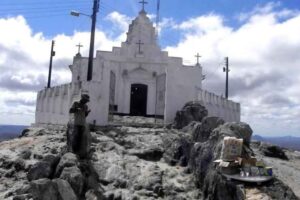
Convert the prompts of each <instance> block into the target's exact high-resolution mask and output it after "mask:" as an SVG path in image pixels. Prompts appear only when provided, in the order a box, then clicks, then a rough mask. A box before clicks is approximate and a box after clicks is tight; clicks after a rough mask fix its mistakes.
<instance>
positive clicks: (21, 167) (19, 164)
mask: <svg viewBox="0 0 300 200" xmlns="http://www.w3.org/2000/svg"><path fill="white" fill-rule="evenodd" d="M14 167H15V169H16V171H21V170H24V169H25V161H24V160H23V159H22V158H18V159H16V160H15V161H14Z"/></svg>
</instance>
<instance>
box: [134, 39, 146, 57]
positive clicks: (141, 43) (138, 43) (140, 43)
mask: <svg viewBox="0 0 300 200" xmlns="http://www.w3.org/2000/svg"><path fill="white" fill-rule="evenodd" d="M136 44H137V45H139V54H141V53H142V51H141V45H143V44H144V43H143V42H141V40H139V42H137V43H136Z"/></svg>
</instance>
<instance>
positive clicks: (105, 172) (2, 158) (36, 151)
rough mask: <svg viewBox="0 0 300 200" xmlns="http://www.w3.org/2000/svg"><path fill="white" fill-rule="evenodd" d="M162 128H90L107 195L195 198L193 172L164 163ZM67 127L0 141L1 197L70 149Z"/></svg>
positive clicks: (97, 168)
mask: <svg viewBox="0 0 300 200" xmlns="http://www.w3.org/2000/svg"><path fill="white" fill-rule="evenodd" d="M166 134H170V133H169V131H168V130H165V129H163V128H134V127H130V126H129V127H125V126H118V127H115V128H113V127H109V128H107V129H106V130H103V131H97V132H92V140H93V141H92V149H93V153H92V154H91V163H92V165H93V167H94V169H95V172H96V173H97V175H98V176H99V185H101V187H102V188H103V190H104V191H103V193H104V195H105V196H106V197H107V198H108V199H170V200H171V199H172V200H173V199H197V198H198V197H199V195H200V194H199V190H198V189H197V188H196V187H195V185H194V181H193V176H192V174H187V173H185V168H184V167H180V166H170V165H168V164H167V163H166V162H164V159H163V158H162V157H163V152H164V149H163V143H162V139H161V137H163V136H164V135H166ZM172 134H174V133H172ZM65 143H66V139H65V130H60V131H57V130H49V129H43V128H30V131H29V132H27V134H26V136H25V137H21V138H17V139H13V140H10V141H5V142H2V143H1V145H0V199H13V197H14V196H16V195H18V194H22V193H23V190H26V187H28V185H29V181H28V180H27V178H26V176H27V172H28V170H29V169H30V167H31V166H32V165H34V164H35V163H37V162H40V161H41V160H42V159H43V158H44V157H45V156H46V155H49V154H51V155H59V156H61V153H62V152H64V151H65V148H66V145H65ZM62 154H63V153H62Z"/></svg>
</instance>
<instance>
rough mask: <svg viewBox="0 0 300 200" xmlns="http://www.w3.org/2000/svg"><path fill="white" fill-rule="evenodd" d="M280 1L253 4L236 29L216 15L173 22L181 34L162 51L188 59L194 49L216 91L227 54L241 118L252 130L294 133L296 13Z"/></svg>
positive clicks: (297, 127) (299, 43)
mask: <svg viewBox="0 0 300 200" xmlns="http://www.w3.org/2000/svg"><path fill="white" fill-rule="evenodd" d="M279 6H280V4H267V5H266V6H265V7H259V8H258V7H257V8H255V9H254V11H253V12H251V14H249V15H247V18H245V19H244V23H243V24H242V25H241V26H240V27H238V28H235V29H233V28H231V27H228V26H226V25H225V24H224V22H223V18H222V17H221V16H219V15H215V14H211V15H207V16H200V17H196V18H193V19H189V20H188V21H186V22H183V23H181V24H178V25H177V26H174V28H176V29H181V30H183V32H184V36H183V37H182V38H181V40H180V42H179V43H178V44H177V45H175V46H169V47H167V48H166V50H168V51H169V53H170V54H171V55H175V56H183V57H184V59H187V60H195V58H194V55H195V54H196V53H197V52H199V53H200V54H201V55H202V58H201V61H202V65H203V69H204V73H205V74H207V76H206V77H207V79H206V80H205V81H204V87H205V88H206V89H208V90H212V91H215V92H216V93H218V94H221V93H223V94H224V81H225V80H224V79H225V74H224V73H223V72H222V67H221V66H220V61H221V62H223V61H222V60H223V58H224V57H225V56H229V61H230V68H231V72H230V94H231V98H233V99H235V100H237V101H240V102H241V106H242V120H244V121H246V122H248V123H250V124H251V126H252V127H253V129H254V131H255V132H256V133H260V134H269V135H280V134H294V135H298V136H299V135H300V132H299V131H300V119H299V115H300V109H299V108H300V92H299V85H300V79H299V76H300V68H299V66H300V57H299V55H298V54H299V52H300V35H299V34H297V33H299V32H300V14H299V12H298V11H292V10H287V9H278V8H279ZM275 8H276V11H274V9H275ZM283 17H284V19H283ZM223 63H224V62H223ZM223 63H222V65H223V66H224V64H223Z"/></svg>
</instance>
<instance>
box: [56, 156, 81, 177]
mask: <svg viewBox="0 0 300 200" xmlns="http://www.w3.org/2000/svg"><path fill="white" fill-rule="evenodd" d="M78 164H79V162H78V159H77V156H76V155H75V154H73V153H70V152H69V153H66V154H64V155H63V156H62V157H61V159H60V161H59V163H58V165H57V167H56V172H55V176H56V177H59V176H60V174H61V172H62V170H63V169H64V168H65V167H72V166H78Z"/></svg>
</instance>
